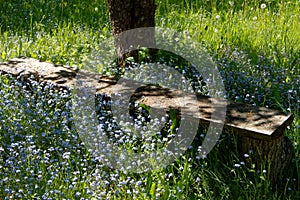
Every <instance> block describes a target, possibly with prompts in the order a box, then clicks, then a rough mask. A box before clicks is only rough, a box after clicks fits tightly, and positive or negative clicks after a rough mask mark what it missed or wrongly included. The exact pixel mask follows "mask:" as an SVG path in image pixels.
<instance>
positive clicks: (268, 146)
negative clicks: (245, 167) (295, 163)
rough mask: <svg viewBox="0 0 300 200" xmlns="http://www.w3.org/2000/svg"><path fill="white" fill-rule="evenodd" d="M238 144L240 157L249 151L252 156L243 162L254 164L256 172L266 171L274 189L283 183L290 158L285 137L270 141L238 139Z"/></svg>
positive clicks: (290, 151) (287, 140)
mask: <svg viewBox="0 0 300 200" xmlns="http://www.w3.org/2000/svg"><path fill="white" fill-rule="evenodd" d="M238 144H239V150H240V153H241V156H242V157H243V155H244V154H249V151H251V153H252V154H253V155H252V156H251V159H250V160H248V159H245V161H247V162H248V163H249V164H255V168H256V170H262V169H265V170H267V173H268V177H269V179H270V180H271V182H272V183H273V186H274V187H275V186H276V185H277V186H278V185H281V184H282V183H284V182H285V180H284V177H285V176H284V175H285V173H286V172H287V170H288V168H289V167H290V164H291V163H290V162H291V158H292V145H291V142H290V140H289V139H288V138H287V137H284V136H283V135H281V136H280V137H278V138H275V139H273V140H271V141H263V140H257V139H252V138H248V137H240V138H239V143H238Z"/></svg>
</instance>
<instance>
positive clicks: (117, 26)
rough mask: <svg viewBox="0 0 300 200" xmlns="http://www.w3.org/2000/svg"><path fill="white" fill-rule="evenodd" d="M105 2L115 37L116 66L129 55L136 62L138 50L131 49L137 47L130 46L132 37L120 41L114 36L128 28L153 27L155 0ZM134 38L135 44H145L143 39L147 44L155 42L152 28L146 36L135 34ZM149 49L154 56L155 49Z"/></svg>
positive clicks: (122, 63)
mask: <svg viewBox="0 0 300 200" xmlns="http://www.w3.org/2000/svg"><path fill="white" fill-rule="evenodd" d="M107 4H108V11H109V15H110V22H111V27H112V33H113V35H114V38H115V48H116V54H117V59H118V66H119V67H123V66H124V64H125V63H124V61H125V59H126V58H128V57H131V56H132V57H133V58H134V60H135V62H138V51H136V50H135V51H131V49H132V48H133V49H134V48H137V47H136V46H133V47H132V44H131V42H130V41H131V39H132V38H131V39H126V38H121V41H120V38H117V37H116V36H117V35H118V34H120V33H122V32H124V31H127V30H130V29H135V28H143V27H154V26H155V22H154V17H155V7H156V6H155V0H107ZM147 32H148V31H147ZM134 39H135V41H134V43H135V44H145V40H146V41H147V44H155V37H154V29H153V30H150V31H149V33H148V34H147V36H145V35H144V34H143V35H142V37H137V35H135V36H134ZM137 40H138V41H137ZM141 46H142V45H141ZM149 51H150V54H152V56H155V52H156V51H155V50H149Z"/></svg>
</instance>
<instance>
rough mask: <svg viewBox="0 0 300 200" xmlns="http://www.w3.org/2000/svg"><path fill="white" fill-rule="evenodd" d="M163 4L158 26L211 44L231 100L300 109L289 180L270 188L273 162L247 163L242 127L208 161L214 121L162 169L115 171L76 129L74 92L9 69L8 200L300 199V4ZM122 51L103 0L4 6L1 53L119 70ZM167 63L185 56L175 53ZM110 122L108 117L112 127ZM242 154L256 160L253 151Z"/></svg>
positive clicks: (1, 160) (0, 154) (0, 102)
mask: <svg viewBox="0 0 300 200" xmlns="http://www.w3.org/2000/svg"><path fill="white" fill-rule="evenodd" d="M156 4H157V10H156V18H155V20H156V26H158V27H162V28H170V29H174V30H176V31H177V32H182V33H184V34H186V35H188V36H189V37H190V38H191V39H192V40H193V41H195V42H197V43H199V44H201V45H202V46H203V48H204V49H205V50H206V51H207V52H208V54H209V55H210V56H211V57H212V59H213V61H214V63H215V64H216V66H217V67H218V69H219V71H220V73H221V75H222V77H223V81H224V85H225V88H226V92H227V94H226V96H227V98H228V99H230V100H232V101H236V102H244V103H249V104H254V105H257V106H266V107H270V108H275V109H278V110H283V111H289V112H292V113H293V114H294V115H295V119H294V121H293V123H292V124H291V126H289V127H288V129H287V130H286V131H285V135H286V136H287V137H289V139H290V140H291V142H292V144H293V151H294V152H293V159H292V165H293V167H291V170H289V171H287V173H286V177H285V180H286V181H285V183H284V184H283V185H282V186H281V187H278V188H272V186H271V183H270V181H269V180H268V179H267V178H266V177H267V174H268V172H269V171H270V170H272V169H258V168H257V167H256V166H254V165H251V164H250V165H246V164H245V162H244V161H243V160H244V159H243V158H240V156H239V152H238V151H237V142H236V140H237V138H236V136H235V135H231V134H226V133H223V134H222V135H221V137H220V139H219V141H218V143H217V145H216V146H215V147H214V149H213V150H212V151H211V152H210V153H209V154H208V156H207V158H205V159H199V157H197V156H196V155H197V151H198V147H197V141H199V140H201V138H202V137H203V135H205V129H199V131H198V134H197V136H196V138H195V142H194V143H193V144H192V145H191V146H190V148H189V149H188V150H187V151H186V152H185V153H184V155H182V156H181V157H180V158H178V159H177V160H176V161H175V162H174V163H172V164H170V165H168V166H166V167H165V168H164V169H161V170H158V171H150V172H145V173H140V174H137V173H129V172H126V171H118V170H115V169H111V168H109V167H107V166H106V165H104V164H103V163H102V162H101V160H100V159H99V158H98V157H97V156H95V155H94V154H93V152H92V151H90V150H89V149H88V148H86V147H85V145H84V144H83V142H82V141H81V139H80V137H79V136H78V132H77V131H76V128H75V127H74V126H72V123H73V120H74V119H73V117H72V115H71V114H70V113H71V112H70V110H71V106H72V105H71V102H70V98H71V94H69V93H68V92H67V91H64V90H56V89H55V88H53V86H52V85H50V84H46V83H37V82H34V81H32V82H31V83H22V82H20V81H17V80H15V79H14V78H12V77H9V76H4V75H0V89H1V90H0V199H151V200H152V199H243V200H244V199H291V200H294V199H300V192H299V191H300V180H299V178H300V117H299V111H300V90H299V88H300V24H299V22H300V14H299V13H300V1H298V0H291V1H281V0H264V1H263V0H252V1H248V0H232V1H228V0H224V1H216V0H203V1H196V0H195V1H193V0H181V1H180V0H162V1H156ZM179 42H180V41H179ZM113 52H114V49H113V39H112V35H111V29H110V23H109V15H108V11H107V6H106V2H105V0H72V1H71V0H51V1H45V0H27V1H23V0H15V1H1V3H0V62H4V61H7V60H8V59H11V58H14V57H17V56H27V57H32V58H36V59H40V60H42V61H47V62H53V63H57V64H64V65H69V66H77V67H79V68H80V69H86V70H90V69H93V70H96V71H97V72H99V73H103V74H108V75H111V74H113V73H114V70H113V63H114V61H113V60H111V59H110V58H111V55H112V54H113ZM159 55H160V56H161V58H162V59H163V58H164V56H165V57H167V53H164V52H161V53H160V54H159ZM166 60H167V58H166ZM168 62H169V63H171V65H179V64H178V63H176V59H169V60H168ZM181 67H185V66H181ZM28 88H30V90H28ZM99 98H100V100H101V98H102V97H99ZM108 104H109V102H108V101H107V100H105V99H104V100H103V98H102V101H101V102H100V103H99V105H98V106H99V108H102V109H100V110H102V111H101V112H103V113H102V114H103V115H104V116H108V115H109V114H108V112H106V110H105V108H106V107H105V106H107V105H108ZM100 114H101V113H100ZM100 114H99V115H100ZM99 119H100V121H101V119H102V118H101V116H100V117H99ZM172 123H175V122H174V120H173V121H172V119H171V120H170V122H169V127H172ZM112 124H113V123H112V122H111V123H106V127H105V128H106V130H108V129H110V128H112V126H113V125H112ZM167 132H168V131H167ZM171 132H172V130H171ZM117 136H118V137H117ZM112 137H114V138H113V140H114V142H116V144H118V145H120V144H126V143H128V142H129V143H130V138H129V137H128V136H126V135H124V134H123V135H122V134H119V135H118V134H117V133H116V135H115V136H112ZM161 137H163V136H161ZM121 139H122V142H120V141H121ZM157 140H158V139H157ZM145 143H146V142H145ZM151 145H152V144H151V143H146V144H145V145H144V146H145V147H144V148H145V149H147V148H148V147H149V148H151ZM152 146H153V145H152ZM244 156H245V159H248V160H249V162H250V163H251V156H252V154H251V150H249V154H245V155H244Z"/></svg>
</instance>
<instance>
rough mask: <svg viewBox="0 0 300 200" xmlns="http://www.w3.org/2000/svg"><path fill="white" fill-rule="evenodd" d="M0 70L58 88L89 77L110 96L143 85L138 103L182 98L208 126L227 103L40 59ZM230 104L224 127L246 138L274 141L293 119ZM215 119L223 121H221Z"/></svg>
mask: <svg viewBox="0 0 300 200" xmlns="http://www.w3.org/2000/svg"><path fill="white" fill-rule="evenodd" d="M0 72H1V73H2V74H11V75H12V76H15V77H17V78H19V79H28V78H29V77H31V78H32V79H34V80H37V81H48V82H51V83H53V84H54V85H56V86H58V87H66V88H70V87H73V86H74V85H75V82H74V81H75V77H76V75H78V76H79V75H80V77H81V78H84V79H85V82H87V83H90V84H91V85H92V86H94V87H96V90H97V93H105V94H108V95H111V94H113V93H116V92H118V91H125V90H127V92H131V93H132V94H133V93H134V91H133V90H132V85H133V84H139V85H140V86H142V87H143V89H139V90H138V91H135V94H134V95H133V98H135V101H136V102H139V103H143V104H146V105H148V106H151V107H153V108H157V109H164V111H167V110H169V109H171V108H174V109H178V110H180V107H181V106H182V105H180V103H182V102H183V99H182V98H184V102H185V103H186V107H187V108H190V109H189V112H188V113H186V114H187V115H189V116H190V117H191V118H193V119H196V120H199V123H200V124H202V125H208V124H209V123H210V122H211V121H212V120H211V114H212V113H213V112H218V106H224V101H223V100H221V99H216V98H210V97H206V96H198V97H197V101H193V100H192V99H193V98H194V97H195V96H194V95H192V94H184V97H182V96H180V95H182V94H181V93H180V92H178V91H174V90H170V89H167V88H159V87H157V86H154V85H152V86H149V85H148V86H147V85H146V84H140V83H133V82H132V81H127V82H126V81H125V82H122V84H116V83H117V81H116V80H115V79H113V78H110V77H105V76H101V75H100V74H95V73H91V72H87V71H83V70H78V69H75V68H70V67H65V66H62V65H55V64H52V63H47V62H40V61H38V60H36V59H32V58H26V57H20V58H15V59H12V60H10V61H8V62H5V63H0ZM189 95H190V98H189ZM189 99H190V100H189ZM212 105H214V107H212ZM226 105H227V106H226V109H227V112H226V120H225V124H224V128H225V129H226V130H229V132H233V133H237V134H239V135H241V136H245V137H250V138H255V139H260V140H273V139H276V138H277V137H279V136H281V135H282V134H283V132H284V129H285V128H286V127H287V126H288V125H290V124H291V123H292V121H293V115H292V114H290V113H284V112H282V111H278V110H273V109H269V108H265V107H257V106H253V105H248V104H240V103H234V102H227V103H226ZM197 108H198V109H197ZM215 122H217V123H221V122H220V121H219V122H218V121H215Z"/></svg>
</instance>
